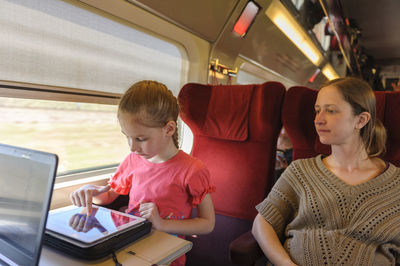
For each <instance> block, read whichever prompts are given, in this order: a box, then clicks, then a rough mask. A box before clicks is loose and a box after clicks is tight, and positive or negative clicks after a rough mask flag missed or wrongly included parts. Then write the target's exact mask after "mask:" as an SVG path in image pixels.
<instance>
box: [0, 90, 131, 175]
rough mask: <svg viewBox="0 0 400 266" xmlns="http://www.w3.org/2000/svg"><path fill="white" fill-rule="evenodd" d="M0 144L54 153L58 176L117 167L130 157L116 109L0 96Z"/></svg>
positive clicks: (105, 106)
mask: <svg viewBox="0 0 400 266" xmlns="http://www.w3.org/2000/svg"><path fill="white" fill-rule="evenodd" d="M0 112H1V116H0V124H1V126H0V142H1V143H4V144H9V145H14V146H20V147H25V148H29V149H35V150H41V151H45V152H51V153H55V154H57V155H58V157H59V166H58V171H57V172H58V175H63V174H68V173H72V172H79V171H85V170H90V169H98V168H102V167H107V166H116V165H117V164H119V163H120V162H121V161H122V160H123V159H124V158H125V156H126V155H127V154H128V153H129V147H128V144H127V142H126V139H125V137H124V136H123V134H122V133H121V129H120V127H119V124H118V119H117V115H116V113H117V106H116V105H105V104H93V103H74V102H60V101H47V100H31V99H17V98H5V97H0Z"/></svg>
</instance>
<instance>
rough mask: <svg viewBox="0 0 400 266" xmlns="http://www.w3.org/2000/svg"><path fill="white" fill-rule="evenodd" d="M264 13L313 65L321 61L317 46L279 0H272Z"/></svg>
mask: <svg viewBox="0 0 400 266" xmlns="http://www.w3.org/2000/svg"><path fill="white" fill-rule="evenodd" d="M265 14H266V15H267V16H268V17H269V18H270V19H271V20H272V22H273V23H274V24H275V25H276V26H277V27H278V28H279V29H280V30H281V31H282V32H283V33H284V34H285V35H286V36H287V37H288V38H289V39H290V40H291V41H292V42H293V43H294V44H295V45H296V46H297V48H299V49H300V51H301V52H302V53H303V54H304V55H305V56H306V57H307V58H308V59H309V60H310V61H311V62H312V63H313V64H314V65H315V66H318V65H319V64H320V63H321V61H322V54H321V52H320V51H319V49H318V47H317V46H316V45H315V44H314V42H313V41H312V40H311V38H310V36H308V34H307V33H306V32H305V31H304V29H303V28H302V26H301V25H300V24H299V23H298V22H297V21H296V19H295V18H294V17H293V16H292V15H291V14H290V12H289V11H288V10H287V9H286V8H285V7H284V6H283V4H282V3H281V2H280V1H279V0H273V1H272V3H271V4H270V6H269V7H268V9H267V11H265Z"/></svg>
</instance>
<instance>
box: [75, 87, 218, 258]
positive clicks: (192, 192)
mask: <svg viewBox="0 0 400 266" xmlns="http://www.w3.org/2000/svg"><path fill="white" fill-rule="evenodd" d="M178 114H179V106H178V103H177V99H176V98H175V97H174V96H173V95H172V92H171V91H170V90H168V89H167V87H166V86H165V85H163V84H161V83H158V82H155V81H141V82H138V83H136V84H134V85H133V86H132V87H131V88H130V89H129V90H128V91H126V92H125V94H124V95H123V96H122V99H121V101H120V103H119V107H118V120H119V123H120V126H121V131H122V133H123V134H124V135H125V136H126V137H127V140H128V143H129V146H130V149H131V151H132V153H130V154H129V155H128V156H127V157H126V159H125V160H124V161H123V162H122V163H121V164H120V165H119V167H118V169H117V171H116V173H115V174H114V176H113V177H112V178H111V180H110V181H109V184H108V185H107V186H103V187H102V186H94V185H86V186H83V187H81V188H80V189H78V190H76V191H74V192H72V193H71V195H70V198H71V201H72V203H73V204H74V205H76V206H83V207H87V209H88V212H89V213H90V212H91V208H92V202H93V203H95V204H99V205H106V204H109V203H111V202H112V201H114V200H115V199H116V198H117V197H118V195H120V194H123V195H126V194H129V205H128V209H127V210H126V212H127V213H130V214H133V215H137V216H141V217H144V218H147V219H148V220H150V221H151V222H152V224H153V228H155V229H157V230H160V231H165V232H168V233H172V234H180V235H192V234H207V233H210V232H211V231H212V230H213V228H214V223H215V214H214V206H213V202H212V199H211V196H210V193H211V192H213V191H214V190H215V188H214V186H213V185H212V184H211V183H210V177H209V172H208V170H207V169H206V167H205V166H204V165H203V164H202V163H201V162H200V161H199V160H198V159H195V158H193V157H191V156H189V155H188V154H186V153H185V152H183V151H181V150H179V148H178V135H177V119H178ZM193 206H197V209H198V216H197V217H196V218H191V212H192V207H193ZM184 264H185V257H184V256H182V257H181V258H179V259H178V260H176V261H175V262H174V263H173V265H184Z"/></svg>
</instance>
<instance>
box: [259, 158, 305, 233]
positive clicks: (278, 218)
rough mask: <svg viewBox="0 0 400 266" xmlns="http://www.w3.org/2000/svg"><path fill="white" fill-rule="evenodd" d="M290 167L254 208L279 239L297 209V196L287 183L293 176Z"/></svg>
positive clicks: (290, 166)
mask: <svg viewBox="0 0 400 266" xmlns="http://www.w3.org/2000/svg"><path fill="white" fill-rule="evenodd" d="M292 166H293V163H292V164H290V165H289V167H288V168H287V169H286V170H285V171H284V172H283V173H282V175H281V176H280V177H279V179H278V181H277V182H276V183H275V185H274V187H273V188H272V190H271V192H270V193H269V194H268V196H267V197H266V198H265V199H264V201H263V202H261V203H260V204H258V205H257V206H256V209H257V211H258V212H259V214H260V215H261V216H262V217H264V219H265V220H266V221H267V222H268V223H269V224H271V225H272V227H273V228H274V230H275V232H276V233H277V235H278V237H279V238H281V239H282V237H283V234H284V230H285V228H286V226H287V225H288V224H289V223H290V222H291V221H292V220H293V219H294V215H295V213H296V211H297V209H298V197H297V194H296V192H295V191H294V189H293V187H292V186H291V185H290V182H288V178H290V177H291V176H292V175H293V171H292Z"/></svg>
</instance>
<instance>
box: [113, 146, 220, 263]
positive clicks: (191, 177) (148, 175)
mask: <svg viewBox="0 0 400 266" xmlns="http://www.w3.org/2000/svg"><path fill="white" fill-rule="evenodd" d="M109 183H110V185H111V188H112V189H113V190H114V191H115V192H117V193H118V194H123V195H126V194H128V193H129V206H128V209H127V210H126V212H127V213H131V214H133V215H136V216H140V213H139V207H140V203H141V202H153V203H154V204H156V205H157V208H158V212H159V214H160V216H161V218H163V219H175V220H183V219H188V218H190V217H191V213H192V207H193V206H196V205H198V204H200V203H201V201H202V200H203V198H204V197H205V195H206V194H207V193H211V192H213V191H215V187H214V186H213V185H212V184H211V183H210V174H209V172H208V170H207V168H206V167H205V166H204V164H203V163H202V162H201V161H200V160H198V159H196V158H193V157H191V156H190V155H188V154H186V153H185V152H183V151H181V150H180V151H179V152H178V153H177V154H176V155H175V156H174V157H172V158H171V159H169V160H168V161H166V162H163V163H151V162H149V161H147V160H146V159H144V158H142V157H141V156H139V155H137V154H135V153H130V154H129V155H128V156H127V157H126V158H125V160H124V161H123V162H122V163H121V164H120V165H119V167H118V169H117V171H116V173H115V174H114V176H113V177H112V178H111V180H110V182H109ZM183 259H184V258H183ZM175 264H176V263H175ZM179 264H180V263H179ZM183 265H184V260H183Z"/></svg>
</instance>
